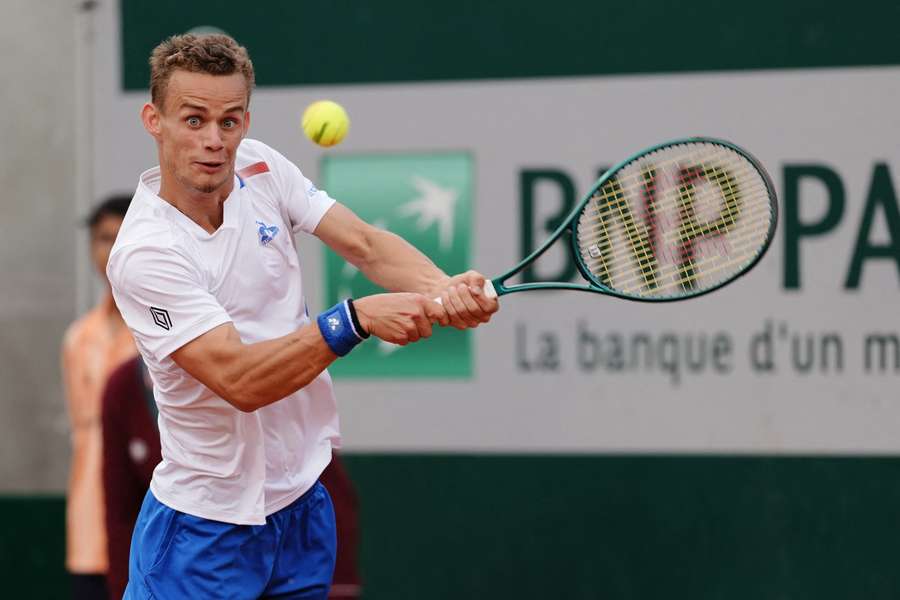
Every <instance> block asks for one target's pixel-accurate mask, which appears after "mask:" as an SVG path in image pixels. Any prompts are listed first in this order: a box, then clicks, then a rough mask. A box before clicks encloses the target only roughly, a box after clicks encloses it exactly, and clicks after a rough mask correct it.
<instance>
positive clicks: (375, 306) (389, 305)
mask: <svg viewBox="0 0 900 600" xmlns="http://www.w3.org/2000/svg"><path fill="white" fill-rule="evenodd" d="M353 306H354V307H355V308H356V316H357V317H358V318H359V324H360V325H362V328H363V329H365V330H366V331H368V332H369V333H370V334H372V335H374V336H375V337H378V338H381V339H383V340H384V341H386V342H391V343H392V344H399V345H400V346H405V345H406V344H409V343H410V342H416V341H418V340H420V339H423V338H427V337H431V325H432V323H440V324H441V325H448V324H450V317H449V316H448V314H447V311H446V310H444V307H443V306H441V305H440V304H438V303H437V302H435V301H434V300H431V299H429V298H428V297H426V296H423V295H422V294H413V293H398V294H376V295H374V296H366V297H364V298H359V299H356V300H354V301H353Z"/></svg>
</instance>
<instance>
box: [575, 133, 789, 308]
mask: <svg viewBox="0 0 900 600" xmlns="http://www.w3.org/2000/svg"><path fill="white" fill-rule="evenodd" d="M685 165H686V166H685ZM672 173H678V175H677V176H674V175H672ZM615 175H616V177H614V178H612V179H610V180H608V181H607V182H606V183H605V184H604V185H603V186H601V187H600V188H599V189H598V190H597V191H596V192H595V193H594V195H593V196H592V198H591V200H590V201H589V202H588V203H587V204H586V207H585V211H584V212H583V213H582V215H581V216H580V218H579V221H578V226H577V229H576V233H577V241H578V245H579V247H580V251H581V257H582V262H583V264H584V266H585V267H586V268H587V269H588V270H589V271H590V272H591V273H592V274H593V275H594V276H595V277H596V278H598V279H599V280H600V281H601V283H603V284H604V285H606V286H607V287H610V288H612V289H615V290H619V291H622V292H625V293H628V294H632V295H637V296H644V297H651V296H665V295H679V294H682V295H683V294H684V293H688V292H693V291H695V290H696V289H697V288H708V287H712V286H714V285H716V284H717V283H718V282H721V281H722V280H724V279H727V278H729V277H731V276H733V275H734V274H736V273H737V272H740V271H741V270H743V269H744V268H745V267H746V266H747V265H748V264H749V263H750V262H751V261H752V260H754V259H755V257H756V256H758V254H759V253H760V252H761V250H762V248H763V246H764V245H765V243H766V240H767V238H768V233H769V229H770V228H771V224H772V219H773V218H774V215H773V212H772V207H771V203H770V198H769V191H768V187H767V185H766V181H765V179H764V178H763V176H762V175H760V174H759V172H758V170H757V169H756V167H755V166H754V165H753V164H752V163H751V162H750V161H749V160H747V159H746V158H744V157H743V156H741V155H740V154H738V153H737V152H735V151H733V150H731V149H729V148H727V147H724V146H719V145H716V144H712V143H708V142H704V143H688V144H678V145H675V146H670V147H667V148H663V149H660V150H657V151H656V152H653V153H651V154H649V155H644V156H643V157H641V158H640V159H637V160H636V161H634V162H633V163H630V164H628V165H625V167H623V168H622V169H620V170H619V171H618V172H617V173H616V174H615ZM697 182H702V183H703V184H704V185H702V186H698V185H696V184H697ZM640 200H643V203H644V206H643V209H642V210H638V211H635V210H634V206H635V205H636V204H639V201H640ZM710 213H711V214H713V215H715V216H714V217H712V218H707V219H704V217H709V216H710ZM672 214H674V215H676V217H675V220H676V221H677V227H674V228H673V227H668V230H667V229H666V228H665V226H664V225H665V223H662V224H661V223H660V222H659V221H660V217H662V216H665V215H672ZM638 217H639V218H638ZM661 225H662V227H661ZM660 232H661V233H662V235H660ZM623 237H624V240H623V241H624V242H625V243H616V242H617V240H622V238H623ZM659 238H662V239H659ZM711 244H712V245H715V246H716V247H715V248H713V249H712V250H710V249H709V248H707V246H709V245H711ZM660 247H661V250H662V257H663V258H668V259H669V260H668V261H667V262H666V263H664V264H663V263H662V262H661V261H660V260H659V259H660V256H659V254H660ZM672 248H674V250H672ZM667 253H668V255H667ZM676 256H678V258H676Z"/></svg>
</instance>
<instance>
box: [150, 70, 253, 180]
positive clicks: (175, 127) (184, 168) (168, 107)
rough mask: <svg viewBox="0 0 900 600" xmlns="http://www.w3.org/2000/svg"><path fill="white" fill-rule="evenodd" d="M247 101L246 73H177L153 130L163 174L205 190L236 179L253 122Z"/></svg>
mask: <svg viewBox="0 0 900 600" xmlns="http://www.w3.org/2000/svg"><path fill="white" fill-rule="evenodd" d="M247 102H248V97H247V83H246V81H245V80H244V77H243V75H241V74H240V73H235V74H233V75H209V74H207V73H191V72H188V71H176V72H175V73H173V74H172V76H171V78H170V79H169V82H168V86H167V89H166V97H165V100H164V101H163V106H162V107H160V108H159V109H157V112H158V117H157V120H156V123H157V125H156V130H155V131H151V133H153V134H154V137H156V139H157V141H158V142H159V148H160V161H161V164H160V166H161V167H162V171H163V176H164V177H166V176H168V177H172V176H174V178H175V180H176V181H177V183H178V184H179V185H180V187H182V188H185V189H188V190H191V191H194V192H201V193H204V194H209V193H212V192H215V191H216V190H219V189H220V188H222V187H223V186H225V185H226V184H231V183H232V182H233V179H234V158H235V155H236V153H237V147H238V144H240V143H241V140H242V139H243V137H244V135H245V134H246V132H247V128H248V126H249V125H250V114H249V113H248V112H247ZM148 129H149V128H148Z"/></svg>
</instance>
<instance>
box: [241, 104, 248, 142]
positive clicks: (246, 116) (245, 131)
mask: <svg viewBox="0 0 900 600" xmlns="http://www.w3.org/2000/svg"><path fill="white" fill-rule="evenodd" d="M248 131H250V111H249V110H248V111H247V112H245V113H244V132H243V133H242V134H241V139H244V138H245V137H247V132H248Z"/></svg>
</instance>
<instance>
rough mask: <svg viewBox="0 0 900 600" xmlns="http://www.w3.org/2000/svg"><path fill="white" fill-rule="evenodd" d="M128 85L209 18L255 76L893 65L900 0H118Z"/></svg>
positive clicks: (276, 79)
mask: <svg viewBox="0 0 900 600" xmlns="http://www.w3.org/2000/svg"><path fill="white" fill-rule="evenodd" d="M121 6H122V10H121V17H122V21H121V25H122V33H123V35H122V50H123V56H124V60H123V61H122V69H123V71H122V73H123V79H122V81H123V87H124V88H125V89H129V90H133V89H144V88H146V87H147V85H148V84H147V81H148V79H149V67H148V66H147V57H148V56H149V54H150V51H151V50H152V49H153V47H154V46H155V45H156V44H158V43H159V42H160V41H161V40H163V39H164V38H166V37H168V36H169V35H172V34H174V33H183V32H185V31H187V30H189V29H192V28H194V27H198V26H214V27H218V28H220V29H223V30H224V31H226V32H228V33H229V34H231V35H232V36H234V37H235V38H237V39H238V40H239V41H240V42H241V43H242V44H244V45H245V46H247V48H248V49H249V51H250V56H251V57H252V58H253V62H254V66H255V67H256V71H257V79H258V82H259V84H260V85H312V84H340V83H372V82H389V81H426V80H454V79H490V78H508V77H546V76H551V77H552V76H569V75H610V74H631V73H661V72H682V71H716V70H737V69H786V68H815V67H833V66H857V65H895V64H900V45H897V44H896V43H895V41H896V23H897V22H898V20H900V4H898V3H896V2H888V1H886V0H882V1H877V2H873V1H863V2H857V3H854V4H853V5H852V6H851V5H848V4H847V3H846V2H838V1H835V0H830V1H826V2H813V1H811V0H798V1H795V2H782V1H780V0H759V1H757V2H752V3H727V4H723V3H721V2H718V1H717V0H692V1H691V2H666V1H661V0H658V1H655V2H597V1H595V0H577V1H569V2H551V3H546V2H534V1H529V2H521V1H520V2H512V1H505V2H478V1H472V0H466V1H458V2H452V3H437V4H436V3H432V2H422V1H421V0H392V1H391V2H360V1H359V0H333V1H332V2H319V3H313V2H297V1H295V0H281V1H277V0H266V1H262V2H251V3H247V2H238V1H237V0H225V1H222V2H217V3H215V10H212V9H211V8H210V6H211V5H210V4H208V3H205V2H182V1H181V0H156V1H155V2H144V1H139V0H123V1H122V3H121Z"/></svg>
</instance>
